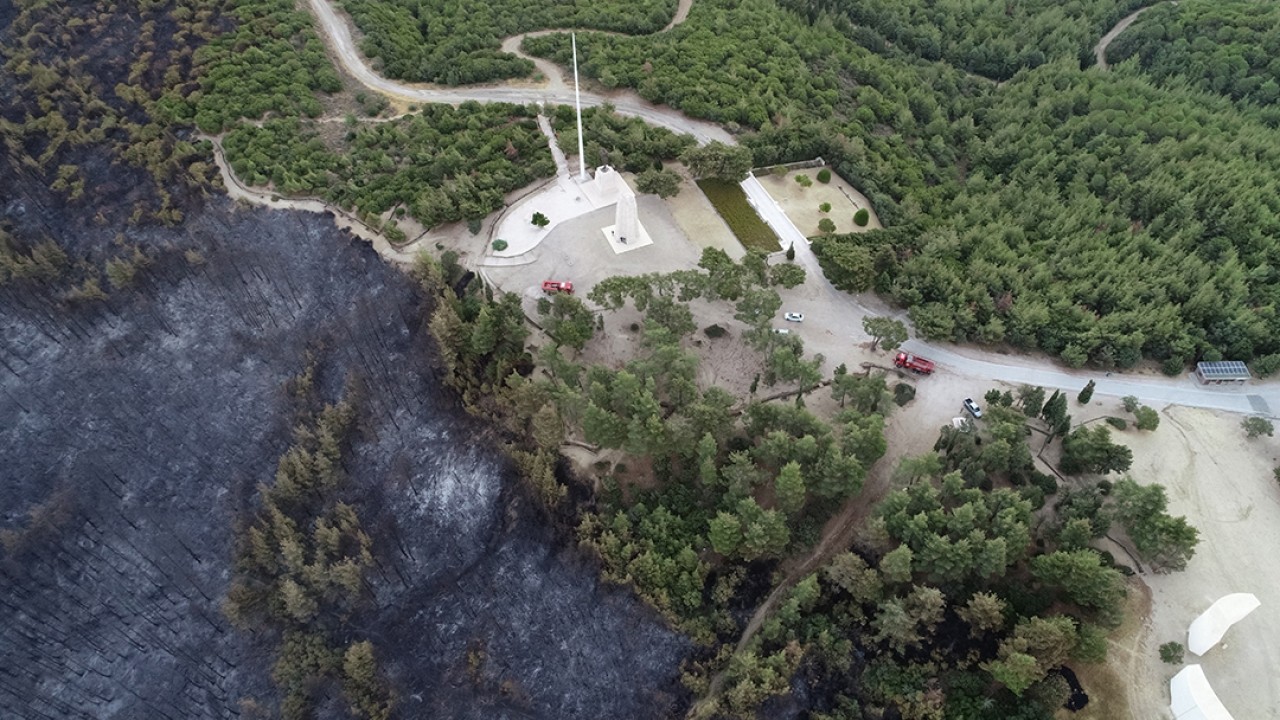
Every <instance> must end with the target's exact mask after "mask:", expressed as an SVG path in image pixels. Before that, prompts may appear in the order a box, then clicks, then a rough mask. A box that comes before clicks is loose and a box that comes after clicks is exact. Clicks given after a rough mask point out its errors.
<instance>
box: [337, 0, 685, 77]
mask: <svg viewBox="0 0 1280 720" xmlns="http://www.w3.org/2000/svg"><path fill="white" fill-rule="evenodd" d="M342 6H343V8H344V9H345V10H346V11H347V12H349V13H351V16H352V18H354V19H355V22H356V25H357V26H358V27H359V28H360V30H361V31H362V32H363V33H364V40H363V42H362V43H361V46H360V49H361V50H362V51H364V53H365V54H366V55H368V56H369V57H372V58H377V59H378V61H379V63H380V65H381V69H382V72H383V73H384V74H386V75H387V76H389V77H393V78H398V79H401V80H416V81H426V82H439V83H445V84H448V85H461V84H466V83H476V82H485V81H488V80H498V79H502V78H510V77H521V76H524V75H528V74H529V73H530V72H532V70H533V63H530V62H529V61H528V60H523V59H520V58H517V57H515V56H513V55H509V54H507V53H503V52H501V51H500V50H499V46H500V45H501V41H502V39H503V38H506V37H508V36H511V35H516V34H518V33H522V32H526V31H529V30H539V29H542V28H571V27H579V28H594V29H597V30H613V31H616V32H624V33H651V32H655V31H657V30H659V29H661V28H662V26H664V25H666V24H667V23H668V22H669V21H670V20H671V17H672V16H673V15H674V14H675V11H676V0H639V1H633V2H620V1H618V0H612V1H611V2H584V1H583V0H578V1H576V2H554V1H553V0H489V1H485V2H475V1H470V2H443V3H442V2H421V1H420V0H378V1H377V2H373V1H372V0H343V2H342Z"/></svg>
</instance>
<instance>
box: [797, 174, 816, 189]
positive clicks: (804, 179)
mask: <svg viewBox="0 0 1280 720" xmlns="http://www.w3.org/2000/svg"><path fill="white" fill-rule="evenodd" d="M796 182H797V183H799V184H800V187H803V188H807V187H809V186H811V185H813V178H811V177H809V176H808V175H805V174H803V173H801V174H800V175H797V176H796Z"/></svg>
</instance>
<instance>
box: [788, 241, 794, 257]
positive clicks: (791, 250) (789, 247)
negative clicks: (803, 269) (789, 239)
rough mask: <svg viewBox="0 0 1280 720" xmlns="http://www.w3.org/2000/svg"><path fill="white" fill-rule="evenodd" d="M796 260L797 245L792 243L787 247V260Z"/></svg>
mask: <svg viewBox="0 0 1280 720" xmlns="http://www.w3.org/2000/svg"><path fill="white" fill-rule="evenodd" d="M795 259H796V246H795V243H792V244H790V245H788V246H787V260H795Z"/></svg>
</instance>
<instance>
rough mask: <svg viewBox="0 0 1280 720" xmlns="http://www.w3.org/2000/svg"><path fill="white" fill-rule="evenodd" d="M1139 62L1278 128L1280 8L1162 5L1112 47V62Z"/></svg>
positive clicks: (1201, 1) (1236, 2) (1157, 75)
mask: <svg viewBox="0 0 1280 720" xmlns="http://www.w3.org/2000/svg"><path fill="white" fill-rule="evenodd" d="M1130 58H1137V63H1138V67H1140V68H1142V70H1143V72H1145V73H1147V74H1148V75H1150V76H1151V77H1152V78H1153V79H1155V80H1157V81H1159V82H1160V83H1161V84H1163V85H1165V86H1168V87H1174V86H1179V85H1184V84H1185V85H1189V86H1191V87H1194V88H1198V89H1200V90H1205V91H1208V92H1212V93H1217V94H1220V95H1225V96H1227V97H1230V98H1231V99H1233V100H1236V101H1237V102H1238V103H1239V104H1240V106H1241V107H1242V108H1245V109H1247V110H1248V111H1250V112H1254V111H1257V112H1259V114H1260V115H1261V116H1262V117H1263V118H1264V120H1265V121H1266V122H1267V123H1268V124H1270V125H1272V126H1275V125H1277V124H1280V111H1277V109H1276V107H1275V103H1276V101H1277V100H1280V62H1278V61H1277V58H1280V6H1277V5H1275V4H1274V3H1260V2H1250V1H1249V0H1183V2H1178V3H1161V4H1160V5H1157V6H1155V7H1153V8H1151V9H1150V10H1148V11H1146V12H1145V13H1143V15H1142V16H1141V17H1140V18H1138V20H1137V22H1135V23H1134V24H1133V25H1131V26H1130V27H1129V28H1128V29H1127V30H1125V31H1124V32H1123V33H1121V34H1120V36H1119V37H1117V38H1116V39H1115V41H1114V42H1112V43H1111V47H1109V48H1108V49H1107V61H1108V62H1110V63H1113V64H1114V63H1119V62H1123V61H1125V60H1128V59H1130Z"/></svg>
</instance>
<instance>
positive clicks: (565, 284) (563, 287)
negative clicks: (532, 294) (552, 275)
mask: <svg viewBox="0 0 1280 720" xmlns="http://www.w3.org/2000/svg"><path fill="white" fill-rule="evenodd" d="M542 292H544V293H547V294H548V295H552V294H555V293H558V292H562V293H565V294H566V295H572V294H573V283H572V282H569V281H568V280H543V281H542Z"/></svg>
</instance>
